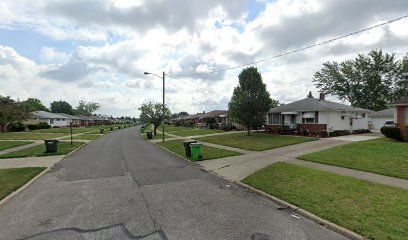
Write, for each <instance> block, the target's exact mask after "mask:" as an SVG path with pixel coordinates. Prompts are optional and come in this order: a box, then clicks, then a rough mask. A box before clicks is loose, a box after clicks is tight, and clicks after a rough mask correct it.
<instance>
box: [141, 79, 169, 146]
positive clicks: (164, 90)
mask: <svg viewBox="0 0 408 240" xmlns="http://www.w3.org/2000/svg"><path fill="white" fill-rule="evenodd" d="M144 75H154V76H156V77H159V78H162V79H163V109H162V111H163V116H162V117H163V118H162V125H163V132H162V141H163V142H164V119H165V115H164V109H165V102H164V93H165V79H166V73H165V72H163V76H162V77H161V76H159V75H157V74H154V73H149V72H144Z"/></svg>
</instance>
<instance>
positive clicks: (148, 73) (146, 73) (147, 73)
mask: <svg viewBox="0 0 408 240" xmlns="http://www.w3.org/2000/svg"><path fill="white" fill-rule="evenodd" d="M143 74H144V75H153V76H156V77H158V78H163V77H162V76H159V75H157V74H154V73H150V72H144V73H143Z"/></svg>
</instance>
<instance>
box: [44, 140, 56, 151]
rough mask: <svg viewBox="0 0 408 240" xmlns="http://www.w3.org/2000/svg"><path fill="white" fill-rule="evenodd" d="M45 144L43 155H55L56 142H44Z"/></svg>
mask: <svg viewBox="0 0 408 240" xmlns="http://www.w3.org/2000/svg"><path fill="white" fill-rule="evenodd" d="M44 143H45V153H56V152H57V150H58V144H57V143H58V140H55V139H52V140H44Z"/></svg>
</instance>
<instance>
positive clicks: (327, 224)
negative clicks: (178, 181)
mask: <svg viewBox="0 0 408 240" xmlns="http://www.w3.org/2000/svg"><path fill="white" fill-rule="evenodd" d="M154 144H155V145H156V146H158V147H160V148H162V149H164V150H166V151H168V152H170V153H172V154H174V155H176V156H178V157H181V158H182V159H184V160H186V161H188V162H189V163H190V164H193V165H197V166H199V168H201V169H202V170H204V171H206V172H208V173H211V174H213V175H216V176H218V177H221V178H222V179H225V180H227V181H229V182H232V183H234V184H237V185H239V186H241V187H243V188H246V189H249V190H251V191H252V192H255V193H257V194H259V195H261V196H263V197H265V198H267V199H269V200H271V201H273V202H275V203H277V204H278V205H280V206H283V207H289V208H290V209H291V210H292V211H295V212H296V213H298V214H300V215H302V216H303V217H305V218H308V219H310V220H312V221H314V222H316V223H318V224H319V225H322V226H324V227H326V228H328V229H330V230H333V231H335V232H337V233H340V234H341V235H343V236H345V237H348V238H350V239H353V240H363V239H364V237H363V236H361V235H359V234H357V233H355V232H353V231H351V230H349V229H346V228H344V227H341V226H339V225H337V224H335V223H332V222H330V221H328V220H325V219H323V218H321V217H319V216H317V215H314V214H313V213H311V212H308V211H306V210H304V209H303V208H300V207H297V206H295V205H293V204H291V203H288V202H286V201H284V200H282V199H280V198H277V197H275V196H273V195H270V194H268V193H265V192H263V191H261V190H258V189H256V188H253V187H251V186H249V185H246V184H245V183H242V182H239V181H234V180H231V179H228V178H226V177H224V176H222V175H220V174H218V173H216V172H213V171H210V170H207V169H205V168H204V167H202V166H200V165H199V164H197V163H195V162H192V161H190V160H189V159H187V158H185V157H183V156H181V155H178V154H176V153H174V152H172V151H170V150H168V149H166V148H164V147H162V146H160V145H158V144H157V143H154Z"/></svg>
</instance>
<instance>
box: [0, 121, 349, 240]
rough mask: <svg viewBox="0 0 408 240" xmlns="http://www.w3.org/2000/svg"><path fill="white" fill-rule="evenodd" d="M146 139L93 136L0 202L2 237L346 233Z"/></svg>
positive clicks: (125, 133) (133, 133) (128, 132)
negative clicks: (12, 196)
mask: <svg viewBox="0 0 408 240" xmlns="http://www.w3.org/2000/svg"><path fill="white" fill-rule="evenodd" d="M278 208H279V206H278V205H277V204H275V203H273V202H271V201H270V200H268V199H266V198H264V197H262V196H260V195H258V194H255V193H253V192H250V191H249V190H246V189H244V188H242V187H240V186H237V185H235V184H233V183H231V182H228V181H226V180H224V179H222V178H219V177H217V176H215V175H212V174H209V173H207V172H205V171H203V170H201V169H200V168H199V167H197V166H196V165H193V164H192V163H190V162H187V161H185V160H184V159H182V158H180V157H177V156H175V155H172V154H171V153H169V152H167V151H165V150H163V149H161V148H159V147H157V146H155V145H154V144H152V143H149V142H147V141H145V140H144V139H143V138H142V137H140V135H139V133H138V130H137V129H136V128H131V129H125V130H120V131H116V132H114V133H111V134H108V135H106V136H103V137H101V138H99V139H97V140H95V141H92V142H91V143H89V144H88V145H87V146H85V147H83V148H82V149H80V150H79V151H77V152H75V153H73V154H72V155H70V156H69V157H67V158H66V159H64V160H63V161H62V162H60V163H58V164H57V165H56V166H55V167H54V168H53V169H52V170H51V171H50V172H48V173H47V174H45V175H43V176H42V177H41V178H39V179H38V180H37V181H35V182H34V183H33V184H32V185H30V186H29V187H28V188H26V189H25V190H24V191H22V192H21V193H20V194H18V195H17V196H16V197H14V198H13V199H11V200H10V201H9V202H6V204H4V205H2V206H0V239H2V240H3V239H4V240H8V239H30V240H32V239H35V240H37V239H157V240H164V239H174V240H178V239H189V240H190V239H203V240H210V239H234V240H237V239H238V240H239V239H255V240H256V239H258V240H267V239H279V240H284V239H296V240H298V239H345V238H344V237H343V236H341V235H339V234H337V233H336V232H333V231H331V230H329V229H326V228H324V227H322V226H320V225H319V224H317V223H315V222H313V221H311V220H309V219H307V218H304V217H302V216H297V215H294V214H293V213H291V212H290V211H285V210H278Z"/></svg>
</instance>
